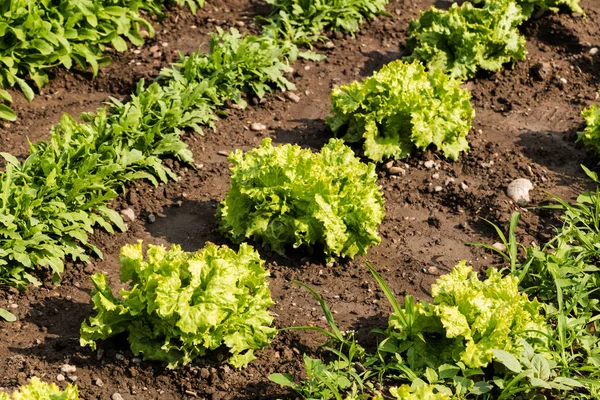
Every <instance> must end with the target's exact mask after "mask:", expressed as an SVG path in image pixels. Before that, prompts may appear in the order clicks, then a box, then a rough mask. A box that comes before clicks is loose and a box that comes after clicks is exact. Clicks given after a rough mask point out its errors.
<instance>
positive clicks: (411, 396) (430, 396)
mask: <svg viewBox="0 0 600 400" xmlns="http://www.w3.org/2000/svg"><path fill="white" fill-rule="evenodd" d="M390 394H391V395H392V396H394V397H393V398H394V399H396V400H450V399H451V398H452V397H451V395H450V394H448V393H446V392H444V391H439V390H438V388H437V387H436V386H434V385H428V384H427V383H425V382H424V381H422V380H421V379H416V380H415V381H413V384H412V385H410V386H409V385H402V386H400V387H392V388H390ZM375 400H383V396H380V397H378V398H375Z"/></svg>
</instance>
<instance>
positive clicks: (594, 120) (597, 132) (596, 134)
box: [577, 104, 600, 155]
mask: <svg viewBox="0 0 600 400" xmlns="http://www.w3.org/2000/svg"><path fill="white" fill-rule="evenodd" d="M581 116H582V117H583V119H584V120H585V123H586V127H585V129H584V130H583V131H582V132H577V141H578V142H581V143H583V145H584V146H585V147H586V148H588V149H589V150H591V151H593V152H594V153H596V154H597V155H600V108H598V106H597V105H596V104H592V105H591V106H590V107H589V108H586V109H584V110H583V111H582V112H581Z"/></svg>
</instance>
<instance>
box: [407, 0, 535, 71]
mask: <svg viewBox="0 0 600 400" xmlns="http://www.w3.org/2000/svg"><path fill="white" fill-rule="evenodd" d="M525 19H526V16H525V15H524V14H523V10H522V9H521V7H520V6H519V5H517V3H516V2H515V1H514V0H500V1H489V2H486V3H485V4H484V5H483V7H476V6H474V5H473V4H472V3H470V2H466V3H464V4H462V5H460V6H459V5H458V4H456V3H455V4H453V5H452V7H450V9H449V10H448V11H445V10H439V9H437V8H435V7H431V8H430V9H429V10H427V11H424V12H422V13H421V15H420V17H419V18H418V19H417V20H413V21H411V23H410V25H409V28H408V35H409V36H408V39H407V40H406V44H407V46H408V47H409V50H410V51H411V55H410V56H408V57H405V60H407V61H412V60H419V61H421V62H423V63H424V64H425V65H426V66H427V68H428V69H429V70H432V71H437V70H440V71H443V72H444V73H447V74H449V75H451V76H452V77H454V78H461V79H464V78H471V77H473V76H474V75H475V73H476V72H477V71H478V70H480V69H483V70H487V71H498V70H500V69H501V68H502V67H503V65H504V64H506V63H509V62H514V61H520V60H523V59H525V56H526V54H527V51H526V49H525V38H524V37H523V36H522V35H521V34H520V33H519V30H518V29H517V27H518V26H519V25H520V24H521V23H522V22H523V21H524V20H525Z"/></svg>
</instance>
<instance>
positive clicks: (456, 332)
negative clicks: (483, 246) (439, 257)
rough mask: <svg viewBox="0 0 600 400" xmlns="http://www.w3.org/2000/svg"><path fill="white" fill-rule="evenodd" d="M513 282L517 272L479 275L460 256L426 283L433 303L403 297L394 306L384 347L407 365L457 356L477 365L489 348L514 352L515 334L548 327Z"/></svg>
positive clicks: (490, 355) (489, 356)
mask: <svg viewBox="0 0 600 400" xmlns="http://www.w3.org/2000/svg"><path fill="white" fill-rule="evenodd" d="M518 286H519V280H518V278H516V277H514V276H510V275H509V276H505V277H502V276H501V274H500V273H499V272H498V271H496V270H495V269H492V268H490V269H488V271H487V279H485V280H484V281H480V280H479V278H478V277H477V273H475V272H473V271H472V270H471V267H469V266H467V264H466V262H465V261H462V262H460V263H459V264H458V265H457V266H456V267H455V268H454V269H453V270H452V272H451V273H450V274H447V275H443V276H441V277H440V278H439V279H438V281H437V282H436V283H435V284H434V285H433V286H432V289H431V294H432V296H433V303H427V302H418V303H414V301H413V300H412V298H410V297H408V299H407V300H405V306H404V307H403V308H397V309H395V312H394V313H392V314H391V315H390V318H389V327H388V329H387V331H386V334H387V336H388V339H387V340H388V341H391V343H389V344H388V347H387V348H393V349H395V350H394V351H396V350H398V351H399V352H400V353H403V357H406V361H407V363H408V365H409V366H410V368H412V369H413V370H422V369H424V368H426V367H429V368H437V367H439V366H440V365H443V364H456V363H459V362H460V363H462V364H463V365H465V366H466V367H467V368H481V367H485V366H487V365H488V364H490V363H491V362H492V360H493V359H494V357H495V354H506V353H508V354H512V355H513V356H520V355H521V354H522V353H523V350H524V347H523V346H524V345H523V344H522V341H521V340H520V339H526V338H530V339H531V340H533V339H535V338H540V337H541V334H543V333H547V331H548V328H547V326H546V324H545V319H544V318H543V316H542V315H541V314H540V310H541V305H540V303H539V302H538V301H537V300H529V299H528V298H527V295H526V294H523V293H519V287H518ZM532 332H534V333H532ZM535 332H540V333H541V334H537V333H535ZM392 343H393V344H392ZM382 348H386V347H382ZM401 349H402V350H401ZM498 351H500V352H501V353H497V352H498Z"/></svg>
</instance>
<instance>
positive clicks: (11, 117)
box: [0, 89, 17, 121]
mask: <svg viewBox="0 0 600 400" xmlns="http://www.w3.org/2000/svg"><path fill="white" fill-rule="evenodd" d="M10 103H12V96H11V95H10V93H8V92H7V91H6V90H2V89H0V119H4V120H7V121H15V120H16V119H17V114H16V113H15V112H14V111H13V110H12V109H11V108H10V107H9V106H8V105H7V104H10Z"/></svg>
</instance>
